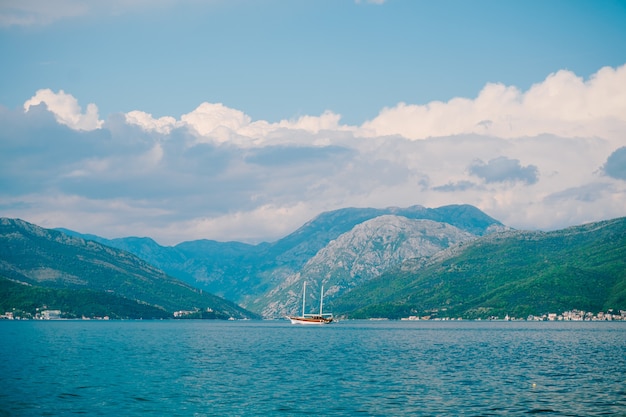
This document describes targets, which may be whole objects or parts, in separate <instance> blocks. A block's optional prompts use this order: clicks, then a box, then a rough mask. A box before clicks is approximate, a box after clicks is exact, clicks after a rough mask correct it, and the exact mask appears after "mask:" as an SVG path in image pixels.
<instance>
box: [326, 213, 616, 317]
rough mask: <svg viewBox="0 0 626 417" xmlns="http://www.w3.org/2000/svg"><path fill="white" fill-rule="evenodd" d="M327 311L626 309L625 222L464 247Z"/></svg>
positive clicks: (466, 313) (403, 270) (369, 285)
mask: <svg viewBox="0 0 626 417" xmlns="http://www.w3.org/2000/svg"><path fill="white" fill-rule="evenodd" d="M332 309H333V311H334V312H335V313H338V314H342V315H344V316H347V317H353V318H364V317H388V318H400V317H407V316H439V317H465V318H484V317H490V316H499V317H504V316H505V315H506V314H510V315H513V316H516V317H524V318H525V317H526V316H528V315H530V314H533V315H538V314H542V313H548V312H563V311H569V310H572V309H581V310H587V311H608V310H609V309H614V310H626V218H619V219H614V220H608V221H603V222H597V223H591V224H586V225H582V226H576V227H570V228H567V229H563V230H558V231H552V232H527V231H507V232H501V233H496V234H492V235H488V236H484V237H482V238H479V239H476V240H473V241H469V242H464V243H461V244H459V245H456V246H453V247H451V248H449V249H447V250H444V251H441V252H438V253H436V254H435V255H433V256H432V257H430V258H429V259H425V258H421V259H417V260H409V261H406V262H405V263H403V264H402V265H401V266H400V267H398V268H396V269H395V270H389V271H386V272H385V273H383V274H382V275H380V276H378V277H376V278H374V279H372V280H370V281H368V282H366V283H364V284H363V285H361V286H359V287H357V288H355V289H354V290H352V291H350V292H348V293H346V294H344V295H343V296H342V297H338V298H337V299H336V300H334V302H333V303H332Z"/></svg>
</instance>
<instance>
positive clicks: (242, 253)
mask: <svg viewBox="0 0 626 417" xmlns="http://www.w3.org/2000/svg"><path fill="white" fill-rule="evenodd" d="M389 215H390V216H396V217H402V218H406V219H409V220H430V221H433V222H439V223H446V224H448V225H450V226H454V227H456V228H457V229H459V230H461V231H464V232H467V233H470V234H472V235H474V237H478V236H483V235H485V234H489V233H492V232H494V231H498V230H504V229H506V227H505V226H504V225H502V224H501V223H500V222H498V221H497V220H495V219H493V218H491V217H489V216H488V215H486V214H485V213H483V212H482V211H480V210H479V209H477V208H476V207H473V206H470V205H451V206H443V207H439V208H425V207H422V206H412V207H408V208H398V207H389V208H384V209H375V208H344V209H340V210H335V211H330V212H325V213H322V214H320V215H319V216H317V217H316V218H314V219H313V220H311V221H309V222H307V223H306V224H304V225H303V226H302V227H300V228H299V229H298V230H296V231H295V232H293V233H291V234H289V235H288V236H286V237H284V238H282V239H280V240H278V241H276V242H273V243H262V244H259V245H248V244H244V243H239V242H216V241H210V240H198V241H192V242H183V243H180V244H178V245H176V246H173V247H163V246H159V245H158V244H156V243H155V242H154V241H153V240H152V239H150V238H121V239H112V240H107V239H102V238H98V237H90V236H88V235H79V236H82V237H84V238H86V239H95V240H97V241H98V242H100V243H103V244H106V245H109V246H112V247H116V248H120V249H124V250H127V251H129V252H131V253H133V254H135V255H137V256H139V257H140V258H142V259H144V260H145V261H147V262H149V263H151V264H153V265H155V266H156V267H158V268H160V269H162V270H164V271H165V272H166V273H168V274H169V275H171V276H174V277H177V278H179V279H181V280H184V281H185V282H187V283H189V284H191V285H194V286H197V287H200V288H203V289H205V290H206V291H209V292H211V293H213V294H216V295H219V296H221V297H224V298H226V299H229V300H232V301H234V302H236V303H238V304H240V305H243V306H245V307H246V308H249V309H251V310H252V311H255V312H257V313H260V312H265V314H269V312H272V314H278V313H279V312H280V311H282V310H283V309H284V307H285V306H287V305H290V303H291V302H290V301H288V300H286V299H285V300H282V301H280V300H278V302H279V303H282V304H283V308H272V307H269V308H268V306H269V304H271V303H275V302H276V301H277V300H276V293H275V291H276V289H277V288H280V289H281V290H280V291H282V290H283V289H285V288H286V287H285V286H286V285H287V284H288V283H289V282H290V281H292V280H293V279H294V278H293V277H294V276H295V275H297V274H301V273H302V270H303V268H305V265H307V263H308V262H310V261H311V259H312V258H313V257H315V256H316V255H317V254H318V252H319V251H321V250H323V249H324V248H325V247H326V246H327V245H329V244H330V243H331V242H332V241H334V240H336V239H338V238H339V237H340V236H341V235H343V234H345V233H348V232H350V231H351V230H352V229H353V228H354V227H355V226H357V225H359V224H362V223H364V222H367V221H369V220H372V219H376V218H379V217H381V216H389ZM66 232H67V233H75V232H69V231H66ZM76 235H78V234H76ZM372 249H373V250H375V248H372ZM308 268H309V270H311V271H312V269H311V268H312V267H308ZM371 276H373V275H371V274H370V275H363V277H364V278H370V277H371ZM306 277H307V279H310V280H311V281H312V284H314V285H317V284H315V283H314V282H313V281H315V282H319V281H320V277H319V276H316V275H315V274H314V273H313V272H309V273H307V274H306ZM342 285H344V284H342ZM344 286H345V288H348V286H349V285H348V284H345V285H344ZM312 288H314V286H313V287H312ZM289 291H291V290H288V291H287V293H289V295H288V298H293V297H294V296H292V295H290V292H289ZM340 291H343V287H342V288H341V289H340V290H338V291H337V293H338V292H340ZM283 293H284V292H283ZM329 295H331V296H332V295H333V292H332V290H331V293H330V294H329Z"/></svg>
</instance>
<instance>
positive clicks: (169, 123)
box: [124, 110, 177, 134]
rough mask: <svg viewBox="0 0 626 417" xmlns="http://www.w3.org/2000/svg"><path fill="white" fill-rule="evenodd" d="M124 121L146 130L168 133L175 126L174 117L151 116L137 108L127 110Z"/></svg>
mask: <svg viewBox="0 0 626 417" xmlns="http://www.w3.org/2000/svg"><path fill="white" fill-rule="evenodd" d="M124 117H125V119H126V123H127V124H130V125H136V126H139V127H141V128H142V129H143V130H146V131H154V132H159V133H163V134H168V133H170V132H171V131H172V129H173V128H175V127H176V126H177V122H176V119H175V118H174V117H171V116H164V117H160V118H158V119H155V118H154V117H152V115H151V114H150V113H145V112H142V111H139V110H135V111H131V112H128V113H126V114H125V115H124Z"/></svg>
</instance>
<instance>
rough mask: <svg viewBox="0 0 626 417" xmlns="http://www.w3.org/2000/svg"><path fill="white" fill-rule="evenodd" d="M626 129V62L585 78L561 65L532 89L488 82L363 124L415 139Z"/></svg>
mask: <svg viewBox="0 0 626 417" xmlns="http://www.w3.org/2000/svg"><path fill="white" fill-rule="evenodd" d="M625 130H626V65H622V66H621V67H618V68H615V69H614V68H611V67H605V68H602V69H601V70H599V71H598V72H597V73H595V74H594V75H593V76H591V77H590V78H589V79H588V80H583V79H582V78H581V77H578V76H576V75H575V74H574V73H573V72H571V71H567V70H561V71H558V72H556V73H554V74H551V75H549V76H548V77H547V78H546V79H545V80H544V81H543V82H541V83H538V84H535V85H533V86H532V87H531V88H530V89H529V90H528V91H525V92H523V91H520V90H519V89H518V88H517V87H514V86H505V85H503V84H487V85H486V86H485V87H484V88H483V89H482V90H481V92H480V93H479V94H478V96H477V97H476V98H475V99H468V98H454V99H452V100H450V101H448V102H439V101H434V102H431V103H428V104H426V105H416V104H407V103H399V104H398V105H396V106H395V107H391V108H385V109H383V110H382V111H381V112H380V113H379V115H378V116H377V117H376V118H374V119H373V120H370V121H368V122H366V123H364V124H363V126H361V131H360V134H361V135H363V136H369V137H375V136H383V135H401V136H404V137H406V138H409V139H424V138H428V137H436V136H448V135H459V134H471V133H474V134H485V135H492V136H497V137H502V138H516V137H522V136H535V135H539V134H542V133H551V134H554V135H559V136H565V137H593V136H600V137H603V138H607V139H611V140H617V141H619V140H621V139H622V137H623V132H624V131H625Z"/></svg>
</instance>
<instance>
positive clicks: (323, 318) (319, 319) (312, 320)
mask: <svg viewBox="0 0 626 417" xmlns="http://www.w3.org/2000/svg"><path fill="white" fill-rule="evenodd" d="M305 304H306V281H305V282H304V286H303V287H302V315H301V316H288V317H287V318H288V319H289V320H291V324H329V323H332V321H333V315H332V313H324V312H323V309H324V286H323V285H322V292H321V296H320V312H319V314H307V313H306V312H305V311H306V306H305Z"/></svg>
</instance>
